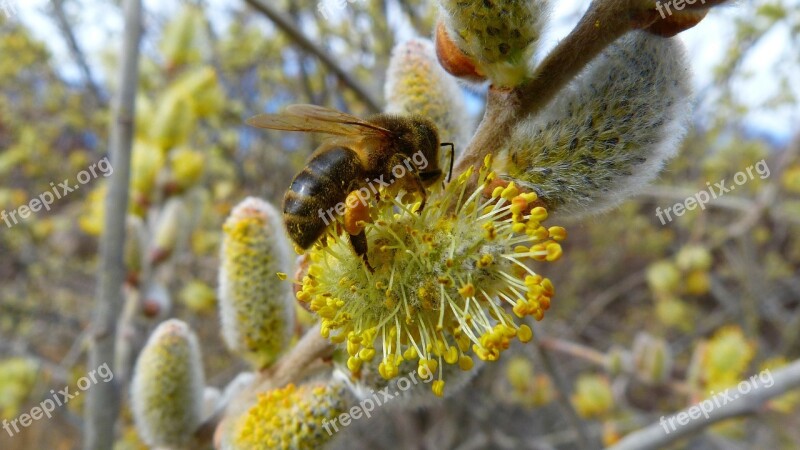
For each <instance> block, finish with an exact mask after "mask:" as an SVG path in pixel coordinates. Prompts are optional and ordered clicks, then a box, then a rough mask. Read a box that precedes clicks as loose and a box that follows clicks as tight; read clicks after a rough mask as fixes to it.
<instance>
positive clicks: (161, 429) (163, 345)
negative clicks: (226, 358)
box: [131, 319, 204, 447]
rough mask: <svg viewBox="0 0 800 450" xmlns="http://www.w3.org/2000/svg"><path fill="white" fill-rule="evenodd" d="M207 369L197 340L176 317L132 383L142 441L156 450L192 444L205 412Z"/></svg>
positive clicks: (158, 335) (150, 344)
mask: <svg viewBox="0 0 800 450" xmlns="http://www.w3.org/2000/svg"><path fill="white" fill-rule="evenodd" d="M203 385H204V378H203V366H202V363H201V360H200V347H199V346H198V344H197V338H196V337H195V335H194V333H193V332H192V331H191V329H190V328H189V326H188V325H186V324H185V323H183V322H181V321H180V320H176V319H172V320H168V321H166V322H163V323H162V324H161V325H159V326H158V328H156V330H155V331H154V332H153V334H152V335H151V336H150V339H149V340H148V341H147V345H145V347H144V349H143V350H142V353H141V354H140V355H139V360H138V361H137V363H136V369H135V370H134V373H133V381H132V383H131V403H132V409H133V416H134V419H135V422H136V428H137V430H138V431H139V434H140V435H141V437H142V440H144V442H146V443H147V444H148V445H150V446H153V447H169V446H175V447H180V446H184V445H186V444H188V443H189V442H190V440H191V436H192V433H194V431H195V430H196V429H197V427H198V426H199V425H200V422H201V420H202V414H203Z"/></svg>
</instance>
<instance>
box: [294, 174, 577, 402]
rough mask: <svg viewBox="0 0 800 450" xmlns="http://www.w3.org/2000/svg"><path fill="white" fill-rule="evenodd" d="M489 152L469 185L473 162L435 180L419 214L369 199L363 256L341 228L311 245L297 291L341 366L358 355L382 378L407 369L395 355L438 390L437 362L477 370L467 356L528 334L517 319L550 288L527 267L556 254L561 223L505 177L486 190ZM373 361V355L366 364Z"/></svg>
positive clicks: (535, 312) (387, 199)
mask: <svg viewBox="0 0 800 450" xmlns="http://www.w3.org/2000/svg"><path fill="white" fill-rule="evenodd" d="M490 164H491V159H490V158H487V159H486V161H485V162H484V166H483V168H482V169H481V170H480V173H479V174H478V176H477V178H478V185H479V187H478V188H477V189H475V190H471V189H470V190H467V186H468V183H467V182H468V180H469V179H470V177H472V176H473V171H472V169H469V170H467V171H466V172H464V173H463V174H461V175H460V176H459V177H458V178H457V179H455V180H453V181H452V182H451V183H448V184H447V186H446V187H445V188H441V187H436V188H435V189H434V191H433V192H432V193H431V194H430V195H429V197H428V202H427V206H426V207H425V209H424V210H422V211H419V212H418V211H415V208H418V207H419V203H417V204H416V205H414V206H412V207H409V206H407V205H404V204H402V203H401V202H399V201H398V200H397V199H394V198H391V196H382V197H381V199H380V201H379V202H378V203H377V204H376V205H374V206H373V207H372V211H371V217H372V218H373V219H374V222H373V223H370V224H367V226H366V229H365V231H366V234H367V239H368V244H369V252H368V258H369V261H370V263H371V265H372V266H373V267H374V271H370V270H368V269H367V268H366V267H365V265H364V262H363V261H362V260H361V258H358V257H357V256H355V255H354V254H353V250H352V248H351V246H350V240H349V238H348V237H347V236H346V234H339V235H331V236H328V237H327V245H317V246H315V247H313V248H312V249H311V251H310V257H311V261H312V263H311V265H310V267H309V270H308V275H306V276H305V277H304V278H303V280H302V282H303V287H302V290H301V291H300V292H299V293H298V294H297V298H298V299H299V300H300V301H302V302H306V303H308V305H309V308H310V309H311V311H313V312H315V313H316V314H317V315H318V316H319V317H320V318H321V319H322V324H321V333H322V335H323V336H325V337H327V338H330V339H331V340H332V341H333V342H335V343H341V344H345V345H346V348H347V354H348V360H347V367H348V369H349V370H350V371H351V372H352V373H353V374H354V375H357V374H358V373H359V371H360V370H361V368H362V365H364V364H365V363H368V362H369V363H370V364H376V365H377V371H378V373H379V374H380V376H381V377H383V378H384V379H386V380H390V379H393V378H396V377H398V376H399V375H403V374H402V373H401V372H400V371H401V368H403V370H405V367H404V366H403V365H402V363H403V361H415V364H414V365H416V367H417V370H418V372H419V373H420V374H423V373H427V372H430V373H432V374H434V376H435V377H436V380H435V381H433V382H431V383H430V387H431V390H432V391H433V392H434V394H436V395H437V396H442V395H443V394H444V385H445V379H444V378H445V375H446V374H445V371H444V369H443V367H444V365H445V364H447V365H451V366H456V367H458V368H459V369H461V370H463V371H470V370H473V369H474V365H475V363H474V359H473V356H474V357H477V358H479V359H481V360H484V361H495V360H497V359H498V358H499V357H500V354H501V353H502V352H503V351H505V350H506V349H508V347H509V345H510V343H511V341H512V340H513V339H518V340H520V341H521V342H528V341H530V340H531V339H532V337H533V334H532V331H531V329H530V327H529V326H528V325H525V324H524V323H521V321H520V320H519V319H521V318H523V317H526V316H531V317H533V318H534V319H536V320H541V319H542V318H543V317H544V314H545V311H547V309H548V308H549V307H550V301H551V299H552V297H553V295H554V294H555V289H554V287H553V285H552V283H551V282H550V280H548V279H547V278H544V277H543V276H541V275H539V274H538V273H536V272H535V271H534V270H533V268H532V267H531V265H533V264H536V266H537V267H538V266H540V264H537V263H543V262H552V261H556V260H558V259H559V258H560V257H561V254H562V250H561V245H560V244H559V241H561V240H563V239H564V238H566V232H565V231H564V229H563V228H561V227H549V228H547V227H545V226H544V225H542V222H543V221H545V220H546V219H547V211H546V210H545V209H544V208H542V207H540V206H534V205H535V202H536V194H534V193H521V192H520V191H519V189H518V188H517V187H515V186H514V184H513V183H511V184H509V185H508V186H506V187H498V188H497V189H495V190H494V192H492V195H491V198H489V199H485V198H484V197H483V192H484V190H485V189H487V187H488V186H489V185H490V183H491V182H492V180H494V179H495V174H494V173H493V172H490V171H489V169H488V167H490ZM373 359H376V360H377V361H376V362H374V363H373V362H371V361H372V360H373Z"/></svg>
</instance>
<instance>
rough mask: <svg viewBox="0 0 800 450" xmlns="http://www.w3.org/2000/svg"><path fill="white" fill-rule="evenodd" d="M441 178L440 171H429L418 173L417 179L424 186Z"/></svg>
mask: <svg viewBox="0 0 800 450" xmlns="http://www.w3.org/2000/svg"><path fill="white" fill-rule="evenodd" d="M441 176H442V171H441V170H438V169H437V170H429V171H427V172H420V173H419V178H420V180H422V182H423V183H424V184H430V183H433V182H434V181H436V180H438V179H439V177H441Z"/></svg>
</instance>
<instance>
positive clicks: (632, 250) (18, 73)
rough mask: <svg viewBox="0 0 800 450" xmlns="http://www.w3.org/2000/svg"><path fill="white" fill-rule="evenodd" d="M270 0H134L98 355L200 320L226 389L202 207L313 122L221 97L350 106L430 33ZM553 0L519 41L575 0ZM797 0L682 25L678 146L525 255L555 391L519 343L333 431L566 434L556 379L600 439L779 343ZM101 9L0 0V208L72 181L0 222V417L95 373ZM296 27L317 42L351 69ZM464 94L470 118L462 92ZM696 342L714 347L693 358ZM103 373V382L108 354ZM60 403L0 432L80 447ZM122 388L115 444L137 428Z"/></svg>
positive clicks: (439, 437) (452, 436) (233, 190)
mask: <svg viewBox="0 0 800 450" xmlns="http://www.w3.org/2000/svg"><path fill="white" fill-rule="evenodd" d="M268 1H270V2H271V3H270V5H271V6H272V7H273V8H274V9H276V10H279V11H281V12H282V13H283V16H284V17H286V18H288V19H289V21H290V22H291V23H293V24H295V25H294V26H295V29H294V31H295V32H296V33H287V32H286V30H285V29H281V28H280V27H276V26H275V24H274V22H273V21H272V20H271V19H270V18H269V17H267V16H266V15H265V14H263V11H258V10H256V9H254V8H253V7H252V6H251V5H249V4H248V3H253V2H249V1H242V2H237V1H221V0H213V1H177V0H170V1H155V0H147V1H145V2H144V8H145V15H144V30H143V37H142V47H141V49H142V54H141V62H140V74H139V86H138V88H139V89H138V95H137V104H136V119H135V120H136V122H135V123H136V134H135V139H134V147H133V154H132V179H131V197H130V211H129V213H130V214H129V215H130V217H131V219H130V220H129V223H128V225H129V226H128V235H129V240H131V241H132V243H129V244H128V245H127V249H126V262H127V263H128V281H127V287H126V298H127V299H128V302H127V303H126V307H125V308H124V311H123V314H124V315H126V317H128V318H129V320H128V321H127V322H126V323H127V326H126V327H124V328H122V329H121V332H122V333H123V337H124V338H125V339H129V340H130V342H131V345H130V348H129V349H128V351H127V353H123V355H122V356H120V358H121V360H120V361H117V362H115V364H116V367H121V368H124V367H130V364H131V363H132V361H133V359H134V358H135V355H136V352H137V349H138V348H139V347H140V346H141V343H142V341H143V339H144V338H146V336H147V334H148V333H149V331H150V330H151V329H152V328H153V327H154V325H156V324H157V323H158V322H160V321H161V320H163V319H164V318H166V317H179V318H181V319H183V320H185V321H187V322H188V323H190V324H191V325H192V327H193V328H194V329H195V330H196V332H197V333H198V334H199V336H200V340H201V342H202V347H203V355H204V366H205V372H206V374H207V383H208V384H210V385H215V386H218V387H224V385H225V384H226V383H227V382H228V381H229V380H231V379H232V378H233V377H234V376H235V375H236V374H237V373H239V372H240V371H241V370H245V369H246V367H247V366H246V365H245V364H244V363H243V362H240V361H237V360H236V359H235V357H233V356H231V355H230V354H228V353H227V351H226V350H225V348H224V346H223V345H222V342H221V339H220V337H219V326H218V316H217V311H216V305H215V302H216V298H215V296H216V294H215V289H216V277H217V267H218V252H219V244H220V240H221V234H220V230H221V225H222V222H223V221H224V219H225V217H226V216H227V214H228V213H229V212H230V209H231V208H232V206H233V205H235V204H236V203H238V202H239V201H241V200H242V199H243V198H244V197H246V196H248V195H255V196H260V197H262V198H265V199H267V200H269V201H271V202H273V204H280V202H281V199H282V197H283V192H284V191H285V189H286V187H287V186H288V185H289V182H290V180H291V177H292V176H293V174H294V173H295V172H296V171H297V170H298V169H299V168H300V167H302V163H303V161H304V160H305V158H306V157H307V156H308V155H309V154H310V153H311V151H312V150H313V149H314V147H315V145H316V143H317V141H315V140H314V138H313V137H312V136H304V135H290V134H287V133H283V134H281V133H273V132H266V131H264V130H255V129H250V128H247V127H245V126H244V124H243V121H244V119H246V118H247V117H250V116H252V115H254V114H257V113H260V112H276V111H278V110H280V109H281V108H282V107H283V106H285V105H287V104H292V103H314V104H319V105H325V106H329V107H333V108H336V109H340V110H343V111H348V112H350V113H352V114H355V115H366V114H367V113H368V112H369V109H370V106H369V103H370V101H373V102H376V103H377V104H378V105H380V104H382V96H383V92H382V87H383V85H384V81H385V72H386V68H387V65H388V61H389V56H390V53H391V49H392V48H393V46H394V45H395V44H397V43H399V42H403V41H404V40H406V39H408V38H411V37H415V36H423V37H429V36H431V34H432V29H433V24H434V23H435V18H436V13H437V10H436V6H435V4H434V2H433V1H430V0H348V1H347V2H345V3H344V7H343V8H339V3H340V2H338V1H330V2H325V1H322V2H318V1H316V0H311V1H309V0H296V1H295V0H289V1H286V0H277V1H276V0H268ZM557 3H558V4H557V6H556V10H555V11H554V15H553V19H552V22H551V26H550V28H549V31H548V34H547V36H546V39H545V45H544V48H543V49H542V51H541V52H540V55H538V57H540V58H541V57H543V56H544V55H546V52H547V49H549V48H552V46H554V45H555V44H556V43H557V42H558V40H559V39H560V38H562V37H563V36H565V35H566V34H567V33H568V32H569V30H570V29H571V28H572V26H573V25H574V24H575V23H576V21H577V20H578V19H579V18H580V16H581V14H582V13H583V11H585V9H586V8H587V7H588V3H589V2H588V1H579V0H565V1H560V2H557ZM798 6H800V1H797V0H759V1H740V2H736V3H734V4H732V5H731V6H727V7H722V8H718V9H715V10H713V11H712V12H711V13H710V14H709V16H708V17H707V18H706V19H705V20H704V21H703V22H702V23H700V24H699V25H698V26H697V27H695V28H693V29H691V30H689V31H687V32H685V33H683V34H681V39H683V40H684V41H685V43H686V45H687V50H688V54H689V56H690V59H691V61H692V64H693V69H694V72H695V79H694V85H695V92H696V99H695V110H694V115H693V118H692V123H693V127H692V128H691V130H690V131H689V133H688V135H687V138H686V140H685V142H684V143H683V148H682V150H681V152H680V154H679V156H678V158H676V159H675V160H673V161H671V163H670V164H669V165H668V166H667V168H666V170H664V171H663V173H662V175H661V176H660V178H659V179H658V180H657V181H656V184H655V185H654V186H653V187H651V188H648V189H647V190H645V191H644V192H642V195H640V196H638V197H637V198H634V199H632V200H630V201H628V202H626V203H624V204H623V205H622V206H621V207H620V208H618V209H616V210H614V211H613V212H611V213H608V214H607V215H606V216H603V217H601V218H600V219H599V220H597V219H590V220H586V221H583V222H576V223H569V224H566V226H567V229H568V230H569V232H570V238H569V240H568V241H566V243H565V245H564V253H565V257H564V258H563V259H562V261H561V262H559V263H558V264H557V265H555V266H553V267H550V268H549V272H548V276H550V277H551V278H552V279H553V280H554V284H555V285H556V286H557V287H558V288H559V291H558V294H557V296H556V298H555V300H554V304H553V310H552V312H551V313H550V314H549V315H548V318H547V320H545V321H544V323H543V327H544V329H545V330H546V332H547V333H546V336H547V337H548V338H550V337H552V338H553V339H552V340H551V341H549V347H550V348H549V349H550V350H551V355H552V357H553V359H554V360H555V361H556V364H557V366H558V367H557V370H558V371H559V373H561V374H562V375H563V376H564V380H565V382H566V383H567V385H568V386H569V387H570V389H571V391H570V392H561V393H560V394H559V393H557V391H556V389H555V388H554V387H553V380H552V379H551V377H550V376H549V375H548V372H547V371H546V370H545V369H544V364H543V362H542V361H541V360H540V358H539V357H538V356H535V355H534V356H531V355H530V354H529V352H530V351H531V350H530V349H526V348H519V349H516V350H515V352H516V355H517V356H514V355H508V356H504V357H503V360H502V361H501V362H500V363H499V364H494V365H492V367H490V368H487V369H486V370H484V371H483V372H482V374H481V375H480V376H479V377H478V379H476V380H475V381H473V385H472V386H471V387H469V388H467V392H466V393H465V394H464V395H457V396H455V397H454V398H451V399H449V400H447V401H446V402H444V403H442V404H441V405H437V406H434V407H432V408H431V409H428V410H424V411H423V410H415V409H408V410H391V409H389V408H386V409H384V410H381V411H380V413H379V415H378V416H376V418H375V419H374V420H372V421H363V420H362V421H360V423H357V424H355V425H354V426H353V427H351V428H350V429H348V430H347V433H345V434H344V435H343V436H341V439H339V441H337V442H336V443H335V444H334V447H336V448H462V449H468V448H573V447H571V444H570V442H572V440H573V439H574V436H571V435H570V433H571V432H570V431H569V429H568V426H567V425H566V424H567V422H566V419H565V418H564V415H563V414H561V410H560V409H559V407H558V404H557V403H558V402H557V401H556V400H558V399H560V400H562V401H570V402H572V404H573V405H574V407H575V409H576V410H577V411H578V413H579V414H580V415H582V416H583V417H584V418H585V419H586V420H587V423H588V424H589V426H590V427H591V429H592V430H599V431H598V432H600V433H603V435H604V437H605V439H606V440H607V441H606V442H613V441H614V439H616V438H617V437H618V436H620V435H623V434H624V433H626V432H629V431H632V430H634V429H637V428H639V427H641V426H644V425H646V424H648V423H650V422H652V421H657V420H658V418H659V417H660V416H661V415H663V414H665V412H668V411H674V410H677V409H679V408H682V407H684V406H687V405H690V404H692V403H693V402H695V401H696V400H697V399H698V398H701V397H702V396H704V395H705V394H707V393H708V392H709V390H711V389H714V388H720V387H724V386H727V385H729V384H730V381H733V382H734V383H735V382H736V381H738V380H741V379H744V378H747V377H748V376H750V375H752V374H754V373H758V372H759V371H760V370H762V369H765V368H772V369H777V368H778V367H780V366H781V365H784V364H786V362H787V361H792V360H795V359H797V358H798V356H800V308H798V305H799V304H800V275H799V273H800V271H799V269H800V159H798V154H800V127H798V125H800V103H798V96H799V95H800V8H798ZM323 11H324V13H323ZM123 23H124V12H123V11H122V8H121V5H120V2H118V1H93V0H54V1H44V0H25V1H23V0H0V210H4V211H9V212H10V211H12V210H15V209H17V208H19V206H20V205H25V204H28V203H29V202H30V200H31V199H34V198H39V196H40V195H41V194H43V193H44V192H46V191H50V192H52V190H53V189H54V187H53V186H57V185H59V184H60V183H62V182H63V181H65V180H69V184H70V186H72V188H73V191H72V192H69V193H68V195H65V196H63V198H59V199H56V200H55V201H54V202H53V203H52V206H50V210H48V211H46V210H41V211H38V212H33V213H32V214H30V215H29V216H28V217H27V218H25V219H20V220H17V223H15V222H14V220H11V219H6V218H5V216H4V217H3V221H0V255H2V257H0V282H1V283H2V284H0V286H2V287H0V420H3V419H8V420H11V419H13V418H16V417H18V416H19V414H21V413H23V412H26V411H29V410H30V408H31V406H34V405H36V404H38V403H39V402H41V401H42V399H43V398H46V397H48V396H50V394H49V392H50V390H51V389H55V390H58V389H62V388H63V387H64V386H67V385H73V386H74V385H75V383H76V381H77V380H78V379H79V378H81V377H83V376H84V375H86V373H87V372H88V371H89V370H91V369H93V367H87V363H86V349H87V348H86V337H87V332H86V330H87V328H88V325H89V323H90V321H91V318H92V306H93V297H94V293H95V289H96V275H97V273H98V270H99V268H98V238H99V236H100V233H101V232H102V227H103V220H102V219H103V213H104V211H103V210H104V207H103V198H104V193H105V190H106V183H107V180H106V175H105V174H104V172H103V171H102V170H101V169H102V168H103V167H104V166H103V164H102V163H100V162H101V161H102V160H103V158H105V157H106V156H107V154H108V142H109V123H110V118H111V109H110V106H109V105H110V102H111V99H112V97H113V95H114V94H115V93H116V92H117V91H118V89H119V86H117V83H118V79H117V76H116V74H117V72H118V63H119V59H120V50H121V38H122V28H123ZM297 33H299V34H302V35H304V36H306V37H307V38H308V39H309V40H310V42H311V43H312V44H313V45H314V46H317V48H318V49H322V50H323V51H324V52H325V53H327V54H329V55H330V56H332V59H333V60H334V61H335V62H336V63H337V64H338V65H339V68H340V69H342V70H343V71H344V72H346V73H347V74H349V76H350V77H351V78H352V79H351V80H350V82H346V81H344V80H343V78H342V77H341V76H340V75H339V74H337V73H336V72H335V71H334V70H332V69H331V67H329V66H327V65H325V64H323V63H321V62H320V60H319V58H317V57H316V56H315V54H314V52H313V51H311V50H310V49H309V48H308V45H306V44H304V43H302V42H300V41H299V40H298V39H297V38H296V34H297ZM353 83H355V84H357V85H358V86H360V87H361V88H362V90H363V92H362V93H361V94H359V93H358V92H356V91H355V90H354V89H352V84H353ZM463 95H464V97H465V99H466V100H467V104H468V105H469V112H470V114H471V115H473V116H474V118H475V119H476V120H477V119H478V118H479V117H480V115H481V113H482V109H483V103H482V102H483V100H482V98H483V94H482V92H481V89H466V88H465V89H464V90H463ZM762 160H763V161H764V164H765V165H766V166H767V167H768V168H769V174H768V175H767V176H764V174H763V173H761V172H759V173H758V174H757V176H755V177H752V179H749V180H748V181H747V182H746V183H744V184H742V185H741V186H737V189H736V190H735V191H733V192H730V193H727V194H725V196H724V197H721V198H719V199H716V200H714V201H712V202H710V203H709V204H708V205H707V207H706V208H705V209H704V210H701V209H695V210H694V211H689V212H687V213H686V214H685V215H683V216H681V217H673V219H674V220H672V221H671V222H669V223H666V224H662V223H661V221H660V220H659V219H658V217H657V216H656V208H659V207H660V208H661V209H665V208H667V207H669V206H671V205H673V204H675V203H676V202H682V201H683V200H684V199H685V198H686V197H687V196H691V195H694V194H695V193H696V192H698V191H701V190H704V189H707V186H708V185H707V183H710V184H712V185H713V184H714V183H717V182H719V181H720V180H728V181H727V185H730V184H731V183H732V182H731V181H730V180H732V179H733V177H734V176H735V174H736V173H738V172H740V171H744V170H746V169H747V168H748V167H750V166H753V165H755V164H757V163H759V161H762ZM93 165H95V166H96V167H97V168H98V170H96V171H95V173H92V172H91V171H90V170H89V169H90V167H92V166H93ZM83 173H86V174H87V175H86V176H83V175H81V174H83ZM758 175H761V176H758ZM75 180H78V183H76V181H75ZM58 192H59V193H61V192H63V191H62V190H61V189H58ZM20 215H21V214H20ZM142 261H145V263H144V264H142ZM642 333H647V336H645V335H643V334H642ZM635 342H638V343H639V344H638V345H639V347H640V348H638V349H635V348H634V347H636V345H634V343H635ZM642 342H645V343H650V345H656V347H642V346H644V345H646V344H642ZM653 342H655V344H653ZM565 343H570V344H573V345H574V346H573V347H569V348H567V346H566V345H565ZM660 344H664V345H663V346H660V347H659V345H660ZM641 348H648V349H651V351H652V349H653V348H657V349H659V351H664V352H666V353H665V354H666V356H668V358H669V361H670V365H669V366H668V368H667V371H666V374H663V376H664V379H659V380H654V382H653V383H644V382H642V380H641V379H637V378H636V377H620V376H618V374H616V373H614V372H613V370H612V371H609V370H607V368H606V367H603V366H602V364H597V361H598V358H600V357H601V356H604V355H608V354H614V352H615V351H617V352H621V353H618V354H625V355H628V354H630V355H633V357H634V360H635V361H634V366H635V367H634V369H632V370H634V371H635V370H637V367H638V370H643V371H647V370H649V369H652V368H651V367H648V366H647V362H637V360H636V356H637V354H636V351H635V350H638V351H641ZM709 348H713V349H715V351H714V354H715V355H722V356H719V357H718V358H716V359H714V358H706V357H703V356H702V355H703V354H704V352H709V350H708V349H709ZM592 351H594V352H595V353H592ZM631 352H632V353H631ZM637 364H638V366H637ZM714 374H717V375H714ZM702 375H705V376H702ZM119 376H121V377H123V380H124V378H125V373H124V370H123V371H122V372H121V373H120V374H119ZM715 377H716V378H715ZM640 378H641V377H640ZM645 378H646V377H645ZM726 383H728V384H727V385H726ZM798 404H800V394H798V393H797V392H796V391H795V393H794V394H790V395H788V396H784V397H780V398H779V399H778V400H775V401H774V404H772V405H770V412H768V413H767V414H766V415H765V416H762V417H761V418H760V419H747V420H745V419H741V421H739V420H738V419H737V421H732V422H726V423H724V424H722V425H719V426H715V427H714V428H712V429H711V430H709V431H708V432H706V433H704V434H703V435H701V436H698V437H696V438H693V440H691V441H690V442H686V441H684V442H682V443H680V445H678V446H677V447H676V448H726V449H727V448H787V449H790V448H798V447H800V431H797V430H800V427H798V425H800V423H798V422H800V415H798V414H797V412H798ZM82 407H83V402H82V398H81V397H76V398H75V399H73V400H71V401H70V402H69V403H68V404H67V405H65V407H64V408H59V409H58V410H57V411H56V412H55V415H54V417H53V418H52V419H49V420H39V421H35V422H34V423H33V424H32V425H31V426H30V427H28V428H26V429H25V430H23V432H21V433H19V434H17V435H14V436H9V435H8V434H7V433H6V432H5V431H0V448H2V449H9V450H16V449H73V448H79V447H80V443H81V427H82V412H81V411H82ZM126 407H127V405H123V412H122V420H121V423H120V433H119V435H120V439H119V442H118V445H117V448H119V449H136V448H146V447H144V446H143V445H142V444H141V443H140V440H139V438H138V437H137V435H136V432H135V430H134V428H133V427H132V424H131V420H130V414H129V413H128V412H127V409H126Z"/></svg>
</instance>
